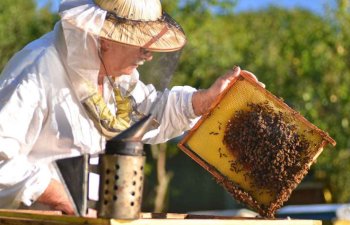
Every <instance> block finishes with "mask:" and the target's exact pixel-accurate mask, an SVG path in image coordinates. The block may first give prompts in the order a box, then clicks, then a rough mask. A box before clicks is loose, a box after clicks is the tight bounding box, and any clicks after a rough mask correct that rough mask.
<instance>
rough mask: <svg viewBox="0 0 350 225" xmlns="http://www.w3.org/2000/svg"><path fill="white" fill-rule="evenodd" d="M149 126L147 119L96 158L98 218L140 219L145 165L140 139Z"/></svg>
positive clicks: (108, 144) (117, 137)
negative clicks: (98, 176) (97, 160)
mask: <svg viewBox="0 0 350 225" xmlns="http://www.w3.org/2000/svg"><path fill="white" fill-rule="evenodd" d="M151 123H152V117H151V116H150V115H149V116H147V117H145V118H143V119H142V120H140V121H139V122H138V123H136V124H134V125H133V126H132V127H130V128H129V129H128V130H126V131H124V132H123V133H121V134H120V135H118V136H116V137H115V138H113V139H111V140H109V141H107V143H106V149H105V154H101V155H100V156H99V174H100V187H99V201H98V205H97V213H98V217H102V218H118V219H138V218H139V217H140V212H141V203H142V191H143V183H144V165H145V161H146V157H145V153H144V151H143V144H142V142H141V138H142V136H143V134H144V133H145V132H146V131H147V130H148V128H149V127H150V126H151Z"/></svg>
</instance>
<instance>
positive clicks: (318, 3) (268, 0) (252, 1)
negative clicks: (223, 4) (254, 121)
mask: <svg viewBox="0 0 350 225" xmlns="http://www.w3.org/2000/svg"><path fill="white" fill-rule="evenodd" d="M36 1H37V3H38V6H39V7H42V6H43V5H45V4H47V3H48V2H51V3H52V10H53V11H54V12H57V11H58V5H59V2H60V0H36ZM333 1H334V0H238V5H237V8H236V10H237V11H249V10H258V9H261V8H266V7H268V6H270V5H275V6H280V7H284V8H294V7H299V8H304V9H308V10H311V11H313V12H316V13H320V14H322V12H324V6H325V4H327V3H330V2H333Z"/></svg>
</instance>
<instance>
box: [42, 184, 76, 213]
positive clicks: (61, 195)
mask: <svg viewBox="0 0 350 225" xmlns="http://www.w3.org/2000/svg"><path fill="white" fill-rule="evenodd" d="M37 202H40V203H42V204H45V205H48V206H50V207H51V209H53V210H58V211H61V212H62V213H64V214H67V215H74V209H73V206H72V204H71V202H70V201H69V199H68V196H67V193H66V191H65V189H64V187H63V185H62V184H61V183H60V182H58V181H56V180H53V179H52V180H51V182H50V184H49V186H48V187H47V188H46V190H45V191H44V193H43V194H42V195H41V196H40V197H39V198H38V199H37Z"/></svg>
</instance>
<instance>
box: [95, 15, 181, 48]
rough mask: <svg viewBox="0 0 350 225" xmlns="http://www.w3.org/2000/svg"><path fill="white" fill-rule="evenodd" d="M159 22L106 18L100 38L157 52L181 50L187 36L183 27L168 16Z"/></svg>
mask: <svg viewBox="0 0 350 225" xmlns="http://www.w3.org/2000/svg"><path fill="white" fill-rule="evenodd" d="M162 18H163V19H160V20H157V21H126V20H119V19H115V18H108V17H107V18H106V20H105V22H104V25H103V27H102V29H101V32H100V36H101V37H103V38H105V39H108V40H112V41H116V42H119V43H123V44H128V45H132V46H138V47H142V48H146V49H147V50H149V51H155V52H171V51H176V50H179V49H181V48H182V47H183V46H184V45H185V43H186V36H185V34H184V32H183V30H182V29H181V27H180V26H179V25H178V24H176V22H175V21H174V20H173V19H172V18H171V17H170V16H169V15H167V14H164V16H163V17H162Z"/></svg>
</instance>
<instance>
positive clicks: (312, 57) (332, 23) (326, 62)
mask: <svg viewBox="0 0 350 225" xmlns="http://www.w3.org/2000/svg"><path fill="white" fill-rule="evenodd" d="M235 3H236V1H234V0H188V1H179V0H164V1H163V6H164V8H165V10H166V11H167V12H168V13H169V14H170V15H172V16H173V17H174V18H175V19H176V20H177V21H178V22H179V23H180V24H181V25H182V26H183V28H184V30H185V32H186V33H187V36H188V44H187V46H186V47H185V49H184V50H183V52H182V57H181V61H180V63H179V67H178V69H177V72H176V76H175V77H174V80H173V84H176V85H181V84H188V85H192V86H195V87H200V88H206V87H208V86H209V85H210V84H211V83H212V82H213V81H214V80H215V78H217V77H218V76H219V75H221V74H223V73H224V72H225V71H226V70H228V69H230V68H232V67H233V66H234V65H239V66H241V68H243V69H246V70H249V71H251V72H253V73H255V74H256V75H257V76H258V77H259V80H260V81H262V82H264V83H265V84H266V88H267V89H268V90H269V91H271V92H272V93H274V94H275V95H277V96H280V97H282V98H283V99H284V100H285V101H286V103H287V104H289V105H290V106H292V107H293V108H294V109H296V110H298V111H299V112H301V114H302V115H304V116H305V117H306V118H307V119H308V120H310V121H311V122H312V123H314V124H316V125H317V126H318V127H320V128H321V129H323V130H325V131H327V132H329V134H330V135H331V136H332V137H333V138H334V139H335V140H336V141H337V146H336V148H330V147H328V148H327V149H326V150H325V151H324V152H323V153H322V154H321V156H320V157H319V159H318V163H317V164H316V165H315V166H314V167H313V174H314V177H313V179H315V180H317V181H320V182H322V183H324V184H325V185H326V186H327V187H328V188H329V189H330V190H331V193H332V196H333V201H334V202H348V201H349V199H350V189H349V188H348V187H350V163H349V160H350V149H349V148H350V138H349V137H350V129H349V119H350V118H349V112H350V104H349V100H350V91H349V87H350V55H349V49H350V48H349V47H350V46H349V45H350V30H349V29H348V27H349V26H350V14H349V3H348V1H347V0H338V1H337V4H336V7H335V8H331V9H329V10H328V11H327V12H326V13H325V14H324V15H316V14H313V13H312V12H309V11H305V10H302V9H292V10H286V9H281V8H274V7H270V8H268V9H264V10H260V11H253V12H242V13H234V11H233V9H234V6H235ZM57 19H58V17H57V15H55V14H51V13H50V12H49V10H48V8H44V9H40V10H38V9H36V6H35V2H34V1H33V0H1V1H0V69H2V68H3V66H4V65H5V63H6V62H7V61H8V59H9V57H10V56H12V55H13V54H14V53H15V52H16V51H18V50H19V49H20V48H22V47H23V46H24V45H25V44H26V43H28V42H30V41H31V40H33V39H35V38H37V37H39V36H41V35H42V34H43V33H45V32H47V31H49V30H51V29H52V27H53V24H54V22H55V21H56V20H57ZM167 152H168V159H169V162H170V165H169V167H168V169H169V170H173V171H172V173H173V174H174V176H173V178H172V181H171V189H170V192H169V194H168V198H167V200H168V203H169V204H168V207H170V209H171V205H174V204H175V205H176V204H177V206H179V207H182V208H183V209H184V210H186V205H178V204H181V201H180V200H181V199H180V200H179V201H177V199H178V196H181V192H186V191H187V192H189V191H191V190H193V189H192V188H196V187H191V185H196V184H194V183H193V182H197V181H199V182H202V181H203V179H202V180H200V177H201V176H202V174H201V172H198V171H200V169H198V168H197V169H198V170H197V169H194V170H193V171H195V172H196V173H191V171H189V170H188V171H186V170H181V169H179V165H172V164H171V162H172V161H171V160H172V159H174V158H176V157H179V154H180V155H181V154H183V153H179V150H177V148H176V147H175V145H174V144H171V145H169V146H168V148H167ZM186 162H188V161H186ZM192 164H193V162H192ZM148 171H149V174H150V175H149V176H150V181H152V179H153V178H152V176H153V175H152V174H153V173H152V172H154V171H155V167H152V166H151V164H150V166H149V170H148ZM180 172H182V173H183V174H181V175H182V177H184V176H185V177H186V176H189V177H188V178H187V180H186V181H185V182H182V183H181V185H180V186H179V185H176V182H178V181H179V180H180V176H179V179H178V178H177V177H176V176H177V175H179V173H180ZM204 176H205V175H203V177H204ZM197 179H199V180H197ZM204 179H208V178H204ZM191 181H192V183H191ZM179 182H180V181H179ZM208 182H211V181H210V180H209V181H208ZM186 185H187V186H186ZM197 186H198V185H197ZM194 190H195V191H197V192H198V191H200V190H199V189H194ZM201 190H202V191H203V192H202V194H203V196H206V198H210V197H209V195H210V193H212V192H213V190H208V189H205V187H201ZM215 192H217V193H219V194H220V193H222V192H223V191H222V190H221V189H215ZM149 194H150V196H152V193H151V191H150V193H149ZM153 194H154V193H153ZM222 195H225V194H222ZM206 198H204V197H203V198H202V199H199V201H205V200H206ZM197 200H198V199H197ZM146 202H147V201H146ZM182 202H183V201H182ZM215 204H217V205H216V206H218V205H220V204H221V203H220V202H216V203H215ZM151 205H152V203H149V205H148V206H147V207H151ZM169 205H170V206H169ZM216 206H213V207H216ZM168 209H169V208H168Z"/></svg>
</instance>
